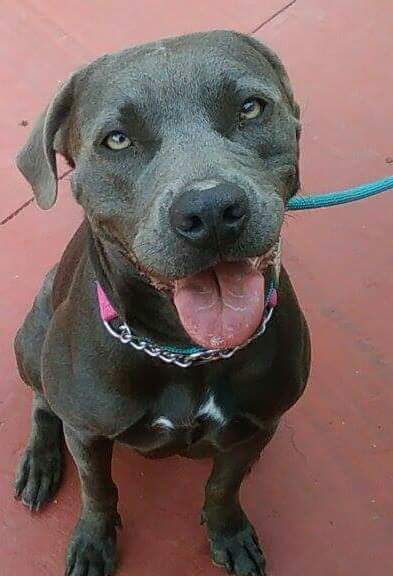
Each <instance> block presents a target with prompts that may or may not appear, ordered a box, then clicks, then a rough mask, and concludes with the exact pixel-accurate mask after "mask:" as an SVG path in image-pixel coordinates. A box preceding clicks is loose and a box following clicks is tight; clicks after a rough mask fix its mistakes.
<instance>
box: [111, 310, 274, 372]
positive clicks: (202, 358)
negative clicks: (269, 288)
mask: <svg viewBox="0 0 393 576" xmlns="http://www.w3.org/2000/svg"><path fill="white" fill-rule="evenodd" d="M273 311H274V306H269V307H267V309H266V312H265V316H264V319H263V321H262V324H261V326H260V328H259V330H257V332H255V334H254V335H253V336H252V337H251V338H249V340H247V341H246V342H244V344H242V345H241V346H235V348H228V349H224V350H210V349H206V350H205V349H203V350H200V351H198V352H192V353H191V354H184V353H181V352H170V351H168V350H165V349H164V348H161V347H160V346H157V345H155V344H151V343H150V342H148V341H146V340H144V339H143V338H141V337H140V336H137V335H136V334H134V333H133V331H132V330H131V328H130V327H129V326H128V325H127V324H126V323H125V322H124V323H123V324H121V325H120V326H119V328H114V327H113V326H111V324H110V322H106V321H104V326H105V328H106V329H107V330H108V332H109V334H111V336H113V337H114V338H117V339H118V340H120V342H121V343H122V344H129V345H130V346H132V348H134V349H135V350H140V351H142V352H145V354H148V355H149V356H151V357H152V358H158V359H159V360H162V361H163V362H165V363H166V364H173V365H174V366H178V367H179V368H189V367H190V366H196V365H200V364H206V363H207V362H213V361H214V360H227V359H228V358H231V357H232V356H233V355H234V354H235V353H236V352H237V351H238V350H241V349H242V348H244V347H245V346H247V345H248V344H249V343H250V342H252V341H253V340H255V339H256V338H258V337H259V336H261V335H262V334H263V333H264V332H265V330H266V326H267V324H268V322H269V320H270V318H271V317H272V314H273Z"/></svg>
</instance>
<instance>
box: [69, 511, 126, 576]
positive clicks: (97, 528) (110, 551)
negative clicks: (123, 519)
mask: <svg viewBox="0 0 393 576" xmlns="http://www.w3.org/2000/svg"><path fill="white" fill-rule="evenodd" d="M115 570H116V528H115V527H114V526H113V527H111V528H108V527H106V526H104V527H103V526H102V525H101V524H100V523H99V524H97V525H96V524H94V523H92V522H86V521H84V520H80V522H79V524H78V525H77V527H76V528H75V531H74V534H73V537H72V539H71V542H70V544H69V546H68V552H67V559H66V570H65V576H112V575H113V574H114V573H115Z"/></svg>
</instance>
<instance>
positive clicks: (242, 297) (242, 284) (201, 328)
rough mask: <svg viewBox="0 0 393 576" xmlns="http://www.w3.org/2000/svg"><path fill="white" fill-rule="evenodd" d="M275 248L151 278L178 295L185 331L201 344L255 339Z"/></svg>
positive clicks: (224, 344)
mask: <svg viewBox="0 0 393 576" xmlns="http://www.w3.org/2000/svg"><path fill="white" fill-rule="evenodd" d="M275 253H276V246H273V248H271V249H270V250H269V251H268V252H266V253H265V254H264V255H263V256H259V257H257V258H246V259H243V260H239V261H234V262H226V261H225V262H224V261H222V262H219V263H218V264H216V265H215V266H212V267H210V268H208V269H205V270H203V271H201V272H198V273H196V274H193V275H191V276H187V277H185V278H181V279H178V280H171V281H169V280H165V279H163V278H162V277H161V278H159V277H158V276H155V275H152V274H150V273H149V274H148V279H149V282H150V283H151V284H152V285H153V286H154V287H155V288H156V289H158V290H160V291H165V292H166V293H167V294H168V295H169V296H170V297H171V298H172V299H173V303H174V305H175V307H176V310H177V313H178V316H179V319H180V322H181V324H182V326H183V328H184V330H185V331H186V332H187V334H188V335H189V336H190V338H191V339H192V340H193V341H194V342H195V343H196V344H199V345H200V346H202V347H204V348H209V349H225V348H233V347H235V346H239V345H241V344H243V343H244V342H246V341H247V340H248V339H249V338H251V336H252V335H253V334H254V333H255V331H256V330H257V329H258V327H259V325H260V324H261V322H262V317H263V313H264V305H265V280H264V272H265V270H266V269H267V267H268V266H269V265H271V264H272V263H273V261H274V257H275ZM145 276H146V273H145Z"/></svg>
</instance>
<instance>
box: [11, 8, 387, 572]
mask: <svg viewBox="0 0 393 576" xmlns="http://www.w3.org/2000/svg"><path fill="white" fill-rule="evenodd" d="M355 4H356V6H355ZM1 12H2V15H1V18H0V54H1V66H0V87H1V88H0V90H1V98H0V118H1V135H2V137H1V143H0V171H1V202H0V220H1V221H3V220H6V223H5V224H3V225H2V226H1V227H0V246H1V251H0V273H1V278H2V281H1V283H0V302H1V330H0V352H1V356H0V357H1V362H2V364H1V368H2V369H1V374H2V378H1V382H0V438H1V446H2V450H1V456H0V478H1V483H0V557H1V562H0V574H1V576H3V575H4V576H9V575H10V574H18V576H44V575H48V576H49V575H50V576H56V575H60V574H62V573H63V572H62V569H63V556H64V551H65V547H66V543H67V537H68V534H69V532H70V531H71V528H72V526H73V524H74V522H75V521H76V519H77V515H78V494H79V491H78V481H77V478H76V473H75V469H74V466H73V464H72V463H71V461H70V460H69V461H68V466H67V473H66V478H65V482H64V485H63V487H62V489H61V491H60V493H59V495H58V498H57V500H56V502H55V503H54V504H53V505H52V506H50V507H48V508H47V509H46V510H44V511H43V512H42V513H40V514H39V515H37V516H31V515H30V514H29V513H28V512H27V511H26V510H25V509H24V508H23V507H22V506H21V505H20V504H19V503H15V502H14V500H13V497H12V482H13V475H14V468H15V465H16V463H17V461H18V459H19V456H20V454H21V451H22V449H23V447H24V444H25V442H26V439H27V436H28V433H29V411H30V400H31V398H30V393H29V391H27V390H26V389H25V388H24V387H23V386H22V385H21V383H20V381H19V379H18V376H17V372H16V368H15V362H14V357H13V354H12V346H11V341H12V338H13V335H14V333H15V331H16V329H17V327H18V325H19V323H20V322H21V320H22V318H23V317H24V315H25V313H26V310H27V308H28V307H29V305H30V303H31V300H32V298H33V296H34V294H35V293H36V291H37V289H38V287H39V285H40V283H41V279H42V276H43V274H44V272H45V271H46V270H47V269H48V268H49V266H50V265H51V264H52V263H53V262H54V261H55V260H56V259H57V258H58V257H59V255H60V253H61V250H62V248H63V247H64V244H65V242H66V240H67V239H68V238H69V237H70V236H71V234H72V231H73V230H74V228H75V226H76V224H77V222H79V220H80V214H79V211H78V209H77V208H76V207H75V206H74V205H73V203H72V201H71V199H70V194H69V190H68V187H67V181H66V179H65V180H64V181H63V183H62V186H61V188H62V190H61V201H60V202H59V204H58V206H57V207H56V208H54V209H53V210H52V211H51V212H49V213H44V212H41V211H39V210H38V208H36V206H35V205H34V204H30V205H28V206H27V207H25V208H24V209H22V210H21V211H20V212H19V213H18V214H17V215H16V216H14V217H12V215H13V214H14V213H15V211H17V210H18V209H19V208H20V207H21V206H23V204H24V203H25V202H26V201H28V200H29V198H30V197H31V192H30V190H29V189H28V186H27V185H26V183H25V182H24V181H23V179H22V177H21V176H19V174H18V173H17V171H16V169H15V168H14V166H13V158H14V156H15V153H16V151H17V149H18V147H19V146H20V145H21V144H22V142H23V141H24V139H25V137H26V135H27V131H28V130H29V126H23V125H21V123H22V122H23V121H26V122H28V123H29V125H30V123H31V122H32V121H33V120H34V118H35V116H36V115H37V114H38V113H39V111H40V110H41V109H42V108H43V106H44V105H45V104H46V102H47V101H48V99H49V97H50V96H51V94H53V92H54V88H55V86H56V82H57V81H59V80H61V79H63V78H64V77H65V76H66V75H67V74H68V73H69V72H70V71H71V70H73V69H74V68H75V67H77V66H78V65H80V64H82V63H84V62H86V61H88V60H90V59H92V58H93V57H95V56H96V55H98V54H100V53H102V52H105V51H108V50H113V49H117V48H120V47H123V46H126V45H127V44H131V43H135V42H142V41H145V40H150V39H153V38H156V37H159V36H164V35H171V34H176V33H183V32H188V31H191V30H197V29H206V28H222V27H226V28H236V29H240V30H243V31H248V32H251V31H253V30H256V29H258V31H257V33H256V35H257V36H258V38H260V39H262V40H265V41H266V42H268V43H270V44H271V45H272V46H273V47H274V48H276V49H277V50H278V51H279V53H280V54H281V56H282V57H283V59H284V61H285V63H286V64H287V66H288V69H289V72H290V75H291V77H292V79H293V83H294V86H295V90H296V93H297V96H298V100H299V101H300V104H301V107H302V111H303V126H304V134H303V141H302V147H303V149H302V174H303V187H304V191H305V192H309V193H312V192H317V191H318V192H319V191H325V190H326V191H328V190H333V189H337V188H340V187H343V186H346V185H350V184H356V183H360V182H363V181H368V180H372V179H374V178H378V177H382V176H385V175H388V174H391V173H392V172H393V161H392V157H393V139H392V126H393V106H392V93H393V66H392V65H391V61H392V58H393V43H392V36H391V31H392V29H393V6H392V3H391V0H378V2H376V1H375V0H357V1H356V3H355V2H353V1H351V0H329V2H324V1H323V0H297V1H296V2H289V1H286V0H265V1H264V2H261V1H259V2H258V1H252V0H247V1H245V0H231V1H228V0H227V1H224V0H216V1H215V2H211V1H210V2H205V1H198V2H197V1H189V2H187V3H186V2H181V1H180V0H170V1H168V2H159V1H158V0H147V1H145V2H134V1H131V0H128V1H125V0H118V2H116V3H109V2H104V1H101V0H94V1H93V0H90V1H89V2H77V1H76V0H70V1H69V2H64V1H60V0H53V1H51V2H44V1H43V0H2V3H1ZM266 21H268V22H267V23H265V24H264V22H266ZM392 213H393V195H392V194H391V193H390V194H389V193H388V194H385V195H384V196H381V197H378V198H374V199H371V200H367V201H363V202H361V203H359V204H357V205H351V206H347V207H340V208H335V209H331V210H329V211H320V212H318V213H307V214H296V215H295V216H294V217H291V218H288V222H287V224H286V226H285V262H286V265H287V267H288V269H289V270H290V272H291V274H292V277H293V280H294V282H295V285H296V288H297V292H298V295H299V298H300V300H301V302H302V304H303V306H304V309H305V311H306V314H307V317H308V320H309V323H310V326H311V330H312V335H313V348H314V361H313V372H312V378H311V382H310V386H309V388H308V391H307V393H306V394H305V396H304V397H303V399H302V400H301V401H300V402H299V403H298V404H297V406H296V407H295V408H294V409H293V410H292V411H291V412H290V413H289V414H288V415H287V417H286V418H285V420H284V421H283V423H282V426H281V429H280V431H279V432H278V434H277V436H276V437H275V439H274V440H273V441H272V443H271V445H270V446H269V447H268V449H267V450H266V452H265V456H264V458H263V459H262V460H261V462H260V463H259V464H258V465H257V466H256V468H255V470H254V473H253V474H252V475H251V477H250V478H249V480H248V481H247V483H246V485H245V488H244V491H243V500H244V503H245V505H246V507H247V509H248V511H249V514H250V517H251V518H252V519H253V521H254V523H255V525H256V527H257V529H258V531H259V533H260V535H261V539H262V542H263V543H264V547H265V551H266V553H267V556H268V560H269V566H270V574H271V576H315V575H316V574H317V575H318V576H353V575H356V576H369V575H370V573H375V574H378V576H388V575H389V574H391V572H392V565H393V547H392V539H393V497H392V494H393V490H392V487H393V419H392V417H391V413H392V408H393V392H392V390H393V389H392V381H393V368H392V324H393V306H392V294H393V275H392V264H393V250H392V248H393V241H392V224H393V221H392ZM114 468H115V477H116V480H117V483H118V485H119V488H120V496H121V498H120V507H121V513H122V516H123V522H124V525H125V527H124V529H123V531H122V532H121V534H120V545H121V552H122V565H121V569H120V572H119V575H120V576H126V575H130V574H138V575H139V576H150V575H153V574H160V576H174V575H177V574H178V575H180V574H191V575H192V576H197V575H202V574H203V575H204V576H210V575H211V576H213V575H214V574H219V573H220V572H219V570H218V569H216V568H214V567H212V566H211V565H210V561H209V559H208V554H207V544H206V541H205V534H204V531H203V530H202V529H201V528H200V526H199V523H198V520H199V509H200V506H201V502H202V494H203V482H204V480H205V479H206V477H207V474H208V471H209V465H208V463H204V462H202V463H201V462H199V463H195V462H189V461H182V460H177V459H172V460H166V461H162V462H151V461H147V460H144V459H142V458H141V457H138V456H136V455H134V454H132V453H130V452H129V451H127V450H125V449H123V448H118V449H117V451H116V455H115V462H114ZM179 486H180V487H181V489H179Z"/></svg>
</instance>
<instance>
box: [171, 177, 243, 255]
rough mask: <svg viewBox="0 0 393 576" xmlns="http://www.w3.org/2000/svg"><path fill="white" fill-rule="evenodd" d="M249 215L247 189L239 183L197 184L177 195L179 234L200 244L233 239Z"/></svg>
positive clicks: (173, 211)
mask: <svg viewBox="0 0 393 576" xmlns="http://www.w3.org/2000/svg"><path fill="white" fill-rule="evenodd" d="M248 216H249V206H248V200H247V196H246V193H245V192H244V190H242V189H241V188H240V187H239V186H236V184H231V183H226V182H223V183H220V184H217V185H215V186H213V187H211V188H202V187H197V186H196V187H194V188H191V189H189V190H185V191H184V192H182V193H181V194H180V195H179V196H177V197H176V198H175V199H174V202H173V204H172V206H171V208H170V221H171V225H172V227H173V229H174V231H175V232H176V234H177V235H178V236H181V237H182V238H185V239H186V240H187V241H188V242H191V243H192V244H195V245H197V246H205V245H207V244H209V243H216V244H217V245H218V246H219V247H222V246H224V245H227V244H230V243H233V242H234V241H235V240H236V239H237V238H238V237H239V236H240V233H241V232H242V229H243V227H244V224H245V222H246V220H247V218H248Z"/></svg>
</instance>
